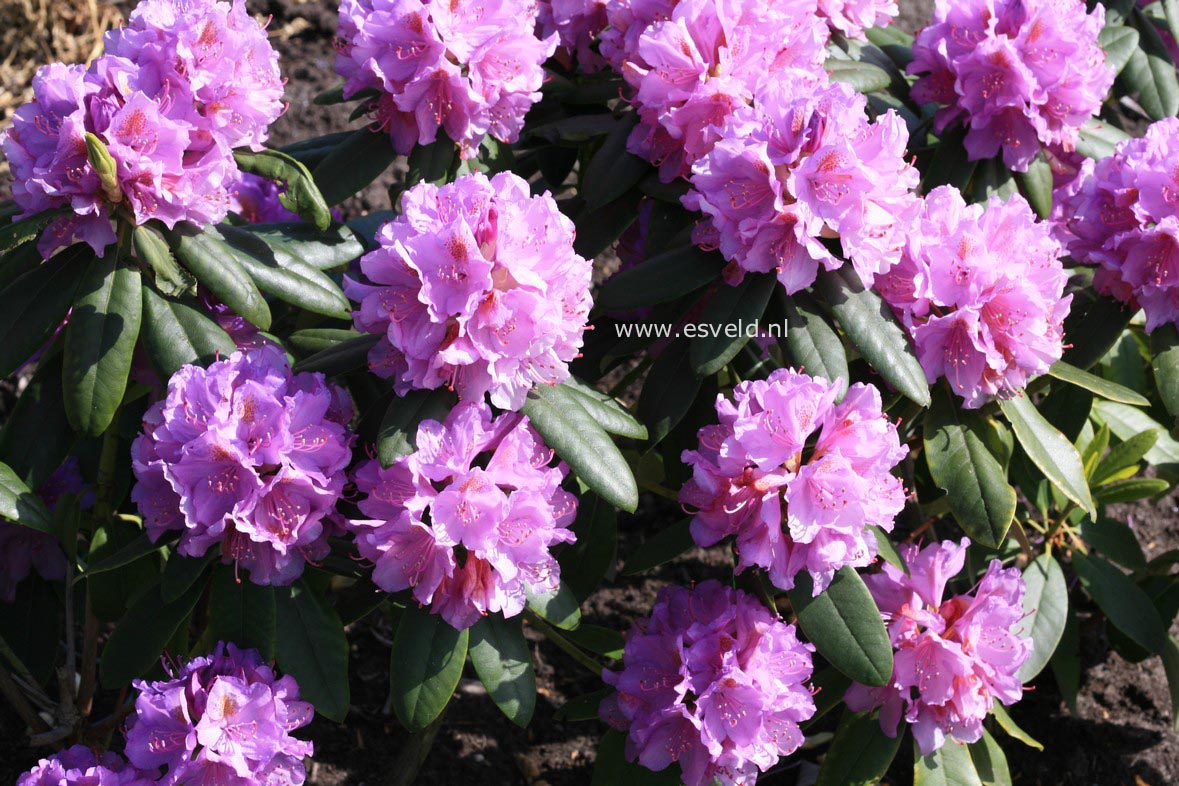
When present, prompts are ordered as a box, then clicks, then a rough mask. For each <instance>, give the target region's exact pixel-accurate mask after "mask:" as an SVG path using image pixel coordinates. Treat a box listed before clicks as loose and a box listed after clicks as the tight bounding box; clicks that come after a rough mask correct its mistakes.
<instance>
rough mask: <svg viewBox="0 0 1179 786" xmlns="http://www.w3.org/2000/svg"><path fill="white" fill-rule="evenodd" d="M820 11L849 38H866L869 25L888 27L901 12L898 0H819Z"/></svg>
mask: <svg viewBox="0 0 1179 786" xmlns="http://www.w3.org/2000/svg"><path fill="white" fill-rule="evenodd" d="M819 13H820V14H821V15H822V16H824V17H826V18H827V23H828V24H830V25H831V27H833V28H835V29H836V30H838V31H839V32H841V33H843V34H844V35H846V36H848V37H849V38H864V37H865V36H864V31H865V30H866V29H868V28H869V27H887V26H888V25H889V24H891V23H892V20H893V19H894V18H895V17H896V15H897V14H899V13H900V8H899V7H898V6H897V0H819Z"/></svg>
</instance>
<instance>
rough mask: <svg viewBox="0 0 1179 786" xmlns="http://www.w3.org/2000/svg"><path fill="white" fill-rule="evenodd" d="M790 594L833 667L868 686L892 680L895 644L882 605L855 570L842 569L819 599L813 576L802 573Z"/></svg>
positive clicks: (806, 628)
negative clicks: (812, 580) (812, 590)
mask: <svg viewBox="0 0 1179 786" xmlns="http://www.w3.org/2000/svg"><path fill="white" fill-rule="evenodd" d="M789 594H790V602H791V604H792V605H793V606H794V612H795V614H796V615H797V616H798V625H799V627H801V628H802V631H803V633H805V634H806V637H807V639H809V640H810V642H811V643H812V644H814V645H815V647H816V648H817V649H818V650H819V653H820V654H821V655H822V656H823V657H824V658H826V659H827V660H828V661H829V662H830V663H831V665H832V666H834V667H835V668H837V669H839V670H840V671H841V672H843V673H844V674H846V675H847V676H849V677H851V678H852V679H853V680H855V681H856V682H862V683H864V684H865V685H884V684H886V683H887V682H888V680H889V679H890V678H891V677H892V644H891V643H890V642H889V640H888V633H887V632H886V631H885V629H884V621H883V618H882V617H881V616H880V609H878V608H877V607H876V602H875V601H874V600H872V595H871V593H869V592H868V587H867V586H865V584H864V580H863V579H861V578H860V576H859V574H858V573H856V572H855V570H854V569H852V568H841V569H840V570H838V571H837V572H836V573H835V578H833V579H832V580H831V585H830V586H829V587H827V589H825V590H824V591H823V592H822V593H820V594H819V595H818V596H815V597H812V595H811V577H810V574H809V573H799V574H798V576H797V577H796V579H795V586H794V589H792V590H791V591H790V593H789Z"/></svg>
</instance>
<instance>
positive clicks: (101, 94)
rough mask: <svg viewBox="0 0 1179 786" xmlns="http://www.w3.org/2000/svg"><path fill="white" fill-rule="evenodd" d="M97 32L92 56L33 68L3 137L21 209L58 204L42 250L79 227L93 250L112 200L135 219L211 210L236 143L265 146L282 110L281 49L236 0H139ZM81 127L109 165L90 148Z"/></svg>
mask: <svg viewBox="0 0 1179 786" xmlns="http://www.w3.org/2000/svg"><path fill="white" fill-rule="evenodd" d="M105 46H106V52H105V54H103V55H102V56H101V57H99V58H97V59H96V60H95V61H94V62H93V63H92V64H91V65H90V67H89V68H86V67H83V66H80V65H74V66H66V65H62V64H60V63H55V64H52V65H48V66H45V67H43V68H42V69H41V70H40V71H38V72H37V75H36V76H35V77H34V80H33V95H34V98H33V101H32V102H31V103H29V104H26V105H25V106H22V107H21V108H20V109H18V110H17V111H16V114H15V115H14V117H13V123H12V127H11V128H10V129H8V130H7V131H5V132H4V133H3V135H2V138H0V146H2V148H3V151H4V155H5V157H6V158H7V159H8V161H9V162H10V164H11V166H12V173H13V178H14V182H13V189H12V194H13V198H14V199H15V200H16V202H17V204H18V205H19V206H20V207H21V209H22V211H23V212H22V213H21V214H20V215H19V216H18V218H23V217H27V216H31V215H34V214H37V213H41V212H43V211H46V210H51V209H63V210H65V211H66V212H67V215H63V216H59V217H57V218H55V219H54V220H53V222H52V224H51V225H50V227H49V229H48V230H47V231H46V232H44V233H43V234H42V236H41V241H40V250H41V252H42V254H44V255H46V256H47V255H48V254H50V253H51V252H52V251H54V250H55V249H57V248H59V247H61V246H64V245H67V244H69V243H71V242H74V241H75V240H78V241H84V242H87V243H89V244H90V245H91V246H92V247H93V248H94V250H95V251H96V252H97V253H102V251H103V250H104V249H105V248H106V247H107V246H108V245H110V244H111V243H113V242H114V240H115V232H114V229H113V227H112V225H111V220H112V218H113V216H114V214H115V210H116V209H118V210H121V211H122V210H125V211H127V212H129V214H130V215H131V216H132V217H133V219H134V221H135V222H136V223H137V224H142V223H145V222H147V221H149V220H152V219H158V220H160V221H162V222H163V223H164V224H166V225H168V226H169V227H171V226H174V225H175V224H176V222H178V221H194V222H197V223H215V222H217V221H220V220H221V219H222V218H224V217H225V214H226V212H227V210H228V209H229V193H228V186H229V185H230V184H231V183H232V182H233V181H234V180H235V178H236V176H237V173H238V168H237V164H236V163H235V162H234V159H233V149H234V148H237V147H250V148H254V149H261V147H262V143H263V142H264V141H265V140H266V135H267V127H268V126H269V125H270V123H272V122H273V121H274V120H275V119H276V118H277V117H278V115H279V114H280V113H281V111H282V102H281V99H282V92H283V84H282V80H281V78H280V75H279V70H278V55H277V53H276V52H275V51H274V49H273V48H272V47H271V46H270V43H269V41H268V40H267V37H266V32H265V30H264V29H263V28H262V27H261V26H260V25H259V24H258V22H256V21H255V20H254V19H253V18H252V17H250V15H249V14H248V13H247V11H246V9H245V3H244V0H234V2H233V3H232V4H230V3H228V2H216V0H186V1H185V2H179V1H178V0H145V1H144V2H142V3H140V4H139V6H138V7H137V8H136V9H135V11H134V12H132V14H131V16H130V18H129V19H128V21H127V25H126V26H124V27H122V28H118V29H116V30H113V31H111V32H109V33H107V35H106V39H105ZM87 134H91V135H92V136H93V138H94V139H96V140H97V142H98V143H100V144H101V145H102V146H104V147H105V149H106V151H107V152H108V153H109V156H110V159H111V160H112V162H113V163H110V164H109V166H110V169H111V171H110V172H100V171H98V170H97V169H96V168H95V165H94V164H93V163H92V162H91V161H90V157H89V155H88V148H87V143H86V135H87Z"/></svg>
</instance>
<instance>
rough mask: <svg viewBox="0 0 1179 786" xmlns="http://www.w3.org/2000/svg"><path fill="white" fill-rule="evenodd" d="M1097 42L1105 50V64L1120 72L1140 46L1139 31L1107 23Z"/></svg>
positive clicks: (1115, 71)
mask: <svg viewBox="0 0 1179 786" xmlns="http://www.w3.org/2000/svg"><path fill="white" fill-rule="evenodd" d="M1097 43H1098V44H1100V45H1101V48H1102V50H1103V51H1104V52H1105V65H1106V66H1107V67H1109V68H1110V69H1112V70H1113V72H1114V73H1115V74H1118V73H1121V71H1122V69H1123V68H1125V67H1126V64H1127V63H1129V62H1130V57H1131V56H1132V55H1133V54H1134V50H1136V49H1137V48H1138V31H1137V30H1135V29H1134V28H1132V27H1126V26H1124V25H1106V26H1105V29H1103V30H1102V31H1101V33H1100V34H1099V35H1098V36H1097Z"/></svg>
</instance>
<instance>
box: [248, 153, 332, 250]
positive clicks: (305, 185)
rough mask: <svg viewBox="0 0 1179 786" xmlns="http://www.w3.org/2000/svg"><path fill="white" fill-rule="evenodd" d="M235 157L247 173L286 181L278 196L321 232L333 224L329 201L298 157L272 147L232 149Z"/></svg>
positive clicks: (284, 205) (288, 207)
mask: <svg viewBox="0 0 1179 786" xmlns="http://www.w3.org/2000/svg"><path fill="white" fill-rule="evenodd" d="M233 158H234V160H235V161H237V164H238V166H239V167H241V168H242V170H244V171H246V172H252V173H254V174H255V175H260V176H262V177H265V178H269V179H270V180H273V181H277V182H281V183H285V184H286V188H285V189H280V191H279V196H278V198H279V201H281V202H282V205H283V207H285V208H286V209H287V210H290V211H291V212H292V213H295V214H297V215H298V216H299V217H300V218H302V219H303V220H304V221H307V222H310V223H311V224H313V225H315V228H316V229H318V230H320V231H321V232H322V231H323V230H325V229H327V228H328V227H329V226H331V223H332V214H331V212H330V211H329V210H328V203H327V202H325V201H324V195H323V194H321V193H320V191H319V188H318V187H317V186H316V184H315V180H314V179H313V178H312V177H311V173H310V172H309V171H307V167H305V166H304V165H303V163H302V162H301V161H299V160H298V159H297V158H294V157H293V156H289V155H287V154H286V153H283V152H281V151H279V150H272V149H266V150H260V151H257V152H255V151H252V150H240V149H239V150H235V151H234V152H233Z"/></svg>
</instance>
